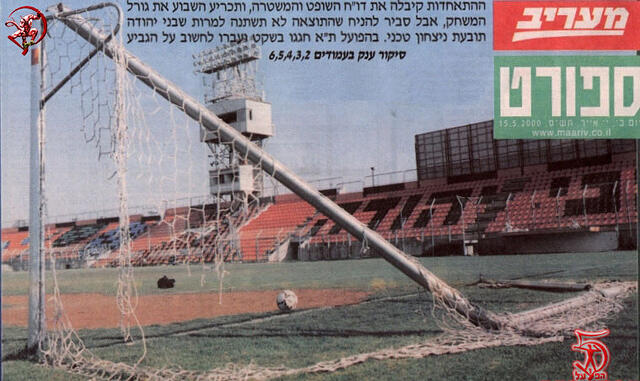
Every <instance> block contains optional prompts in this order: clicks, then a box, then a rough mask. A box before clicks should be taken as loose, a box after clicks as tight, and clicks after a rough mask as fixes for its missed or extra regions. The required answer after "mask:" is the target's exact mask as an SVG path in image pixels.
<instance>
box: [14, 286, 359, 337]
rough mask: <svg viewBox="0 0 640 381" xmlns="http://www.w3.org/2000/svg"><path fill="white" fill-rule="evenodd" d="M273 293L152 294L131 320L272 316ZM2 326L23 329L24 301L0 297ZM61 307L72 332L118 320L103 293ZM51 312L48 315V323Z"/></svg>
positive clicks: (346, 295)
mask: <svg viewBox="0 0 640 381" xmlns="http://www.w3.org/2000/svg"><path fill="white" fill-rule="evenodd" d="M294 292H295V293H296V295H297V296H298V309H301V308H317V307H326V306H340V305H346V304H354V303H359V302H361V301H362V300H364V299H366V297H367V296H368V295H369V293H367V292H362V291H348V290H340V289H302V290H294ZM277 294H278V291H277V290H276V291H242V292H227V293H223V294H222V304H219V303H218V302H219V295H218V293H215V292H210V293H189V294H165V295H163V294H154V295H142V296H139V297H138V306H137V308H136V315H137V316H138V319H139V320H140V323H141V324H142V325H151V324H169V323H177V322H182V321H188V320H193V319H199V318H213V317H216V316H223V315H237V314H242V313H256V312H269V311H277V310H278V307H277V306H276V296H277ZM2 299H3V300H2V303H3V308H2V324H3V325H13V326H22V327H26V326H27V314H28V296H26V295H18V296H4V297H3V298H2ZM47 300H48V302H47V311H53V303H52V302H51V301H50V300H49V298H47ZM62 303H63V304H64V308H65V311H66V313H67V315H68V316H69V318H70V320H71V323H72V324H73V326H74V328H77V329H80V328H89V329H92V328H115V327H118V324H119V319H120V315H119V312H118V308H117V306H116V300H115V297H114V296H108V295H102V294H64V295H62ZM51 314H52V313H51V312H49V313H48V314H47V321H48V323H52V322H53V320H52V316H51Z"/></svg>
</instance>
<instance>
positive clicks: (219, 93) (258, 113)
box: [193, 42, 273, 199]
mask: <svg viewBox="0 0 640 381" xmlns="http://www.w3.org/2000/svg"><path fill="white" fill-rule="evenodd" d="M193 58H194V62H193V65H194V67H195V70H196V72H199V73H202V74H203V80H204V86H205V105H206V106H207V108H208V109H209V110H211V111H213V112H214V113H215V114H216V115H217V116H218V117H219V118H220V119H222V120H223V121H225V122H226V123H228V124H229V125H231V126H232V127H233V128H235V129H236V130H238V131H239V132H240V133H242V134H243V135H244V136H246V137H248V138H249V139H250V140H251V141H252V142H254V143H256V144H257V145H258V146H260V147H262V145H263V143H264V141H265V140H266V139H268V138H269V137H271V136H273V124H272V123H271V104H269V103H267V102H265V99H264V91H263V90H262V89H261V86H260V84H259V82H258V79H257V73H258V60H259V59H260V47H259V46H257V45H256V44H254V43H249V42H244V43H240V44H231V45H228V44H225V45H221V46H218V47H215V48H213V49H206V50H203V51H202V52H200V53H199V54H196V55H194V56H193ZM200 140H201V141H203V142H204V143H206V144H207V146H208V147H209V149H210V150H211V160H210V163H209V165H210V168H209V184H210V192H211V195H213V196H215V197H223V198H226V197H231V199H234V198H235V197H240V198H241V199H246V197H248V196H254V197H259V196H260V194H261V193H262V191H263V178H262V171H261V170H260V169H259V168H256V167H254V166H253V165H252V164H251V163H249V161H248V160H247V159H246V158H243V157H242V156H240V155H238V154H236V153H235V152H234V150H233V147H232V146H231V145H230V144H228V143H225V142H222V141H221V140H220V137H219V136H218V135H217V134H216V133H215V132H211V131H208V130H206V129H202V130H201V132H200Z"/></svg>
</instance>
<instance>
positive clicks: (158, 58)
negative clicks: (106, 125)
mask: <svg viewBox="0 0 640 381" xmlns="http://www.w3.org/2000/svg"><path fill="white" fill-rule="evenodd" d="M149 3H151V2H149ZM168 3H169V4H170V6H171V2H168ZM24 4H25V3H24V2H23V1H15V0H8V1H4V0H3V2H2V5H1V7H2V8H1V9H0V13H1V14H2V16H3V18H6V17H7V16H8V14H9V13H10V12H11V11H12V10H13V9H15V8H17V7H19V6H21V5H24ZM30 4H31V5H33V6H35V7H38V8H40V9H42V10H44V9H46V6H47V3H44V2H39V1H32V2H30ZM66 4H67V5H69V6H70V7H71V8H76V7H82V6H86V5H87V3H86V2H84V1H68V2H66ZM121 4H122V7H123V8H124V10H125V11H126V10H127V8H128V6H127V3H126V2H122V3H121ZM486 5H487V9H486V11H484V12H480V13H476V14H474V15H475V16H484V17H485V18H486V20H487V24H488V27H486V28H485V29H484V30H483V31H484V32H486V34H487V35H486V41H484V42H478V43H465V44H459V43H455V44H454V43H433V44H420V45H418V44H416V43H415V42H410V43H407V44H383V43H380V44H375V45H373V44H370V45H368V44H357V45H355V44H351V45H348V44H336V45H332V46H319V45H316V44H307V45H293V44H291V45H287V44H284V45H275V44H274V45H269V44H267V45H264V46H262V54H263V59H262V60H260V62H259V68H260V69H259V70H260V79H261V80H262V83H263V88H264V90H265V94H266V100H267V101H268V102H270V103H271V104H272V114H273V124H274V125H275V131H276V134H275V136H274V137H273V138H271V139H269V140H268V141H267V143H266V146H265V147H266V150H267V151H268V152H269V153H271V154H272V155H273V156H274V157H276V158H277V159H278V160H280V161H281V162H283V163H284V164H285V165H286V166H288V167H289V168H290V169H292V170H293V171H294V172H295V173H297V174H298V175H300V176H301V177H302V178H304V179H306V180H314V179H322V178H334V177H337V178H340V179H339V180H333V181H332V182H338V181H342V182H349V181H370V179H366V176H368V175H369V174H370V167H375V171H376V173H377V174H380V173H384V172H391V171H404V170H410V169H413V168H415V152H414V136H415V135H416V134H419V133H423V132H427V131H434V130H438V129H442V128H448V127H453V126H458V125H463V124H468V123H474V122H479V121H484V120H489V119H492V117H493V116H492V115H493V113H492V107H493V77H492V75H493V74H492V73H493V52H492V47H491V41H492V35H491V30H490V29H491V27H490V26H491V16H490V15H491V13H492V10H491V2H486ZM408 15H412V16H413V15H414V14H412V13H409V14H408ZM435 15H439V16H441V18H440V20H441V23H442V22H444V16H442V14H435ZM138 16H148V15H143V14H137V13H135V12H129V13H126V14H125V17H138ZM381 18H382V17H381ZM381 21H382V20H381ZM125 24H126V23H125ZM3 28H4V29H3V30H5V32H6V33H5V34H9V33H10V32H11V29H10V28H8V27H4V26H3ZM387 29H388V30H389V31H392V29H390V28H387ZM387 29H385V30H387ZM438 30H439V29H438ZM129 31H130V30H129ZM122 33H124V35H123V38H124V40H125V45H126V48H127V49H128V50H129V51H131V52H132V53H133V54H135V55H136V56H138V57H139V58H141V59H142V60H143V61H145V62H146V63H147V64H149V65H150V66H152V67H153V68H154V69H155V70H157V71H158V72H159V73H161V74H162V75H163V76H165V77H166V78H168V79H169V80H171V81H172V82H174V83H176V84H178V85H179V86H180V87H182V89H183V90H185V91H186V92H187V93H189V94H191V95H192V96H193V97H195V98H196V99H199V100H202V99H203V94H204V87H203V83H202V78H201V77H199V76H198V75H196V74H195V73H194V70H193V64H192V62H193V59H192V54H194V53H198V52H200V51H201V50H203V49H205V48H210V47H213V46H215V45H216V44H213V43H212V44H206V43H192V44H162V43H158V44H142V43H131V44H126V40H127V37H126V36H127V33H128V28H127V26H126V25H125V26H124V30H123V32H122ZM0 41H3V42H0V49H1V50H0V53H1V57H2V62H1V67H0V70H1V74H2V75H1V81H2V83H1V92H0V102H1V112H2V115H1V123H2V125H1V131H2V132H1V139H2V144H1V150H2V151H1V152H2V157H1V159H2V161H1V165H2V220H3V226H8V225H11V223H12V222H14V221H16V220H19V219H26V218H27V216H28V202H29V201H28V196H27V195H28V178H29V171H28V169H29V159H28V152H29V151H28V143H29V87H30V85H29V83H30V74H29V65H28V59H27V58H24V57H22V56H21V55H20V51H19V49H18V48H17V47H16V46H15V45H13V44H12V43H11V42H10V41H9V40H8V39H0ZM300 48H303V49H307V48H308V49H310V50H314V49H317V50H327V49H332V50H356V51H357V50H371V49H374V50H381V49H391V50H405V51H406V52H407V54H406V57H405V58H404V59H403V60H392V61H389V62H384V61H381V60H373V61H371V62H340V61H326V60H324V61H314V60H310V61H307V62H302V63H301V62H295V63H291V62H286V63H283V62H272V61H269V60H268V59H267V58H266V57H268V54H269V52H270V51H272V50H279V49H300ZM96 62H97V61H96ZM93 65H94V66H96V65H99V64H97V63H96V64H93ZM100 70H102V69H100V68H98V71H97V72H100ZM62 71H63V70H61V72H62ZM87 71H88V70H87ZM79 78H82V79H81V81H82V84H78V83H75V85H74V86H75V87H73V86H71V91H72V92H73V91H75V92H76V93H75V95H77V92H78V91H80V90H81V89H83V88H84V87H83V86H84V85H86V84H87V83H89V82H90V81H92V80H94V79H95V78H93V77H91V76H90V75H89V74H88V73H85V74H84V77H79ZM78 81H80V80H78ZM72 84H73V81H72ZM135 86H136V90H137V91H139V92H140V93H143V94H144V95H142V96H141V97H140V99H139V102H140V103H141V104H142V105H143V106H145V107H146V108H147V110H150V111H147V114H145V117H144V120H145V121H144V123H143V122H142V121H141V120H142V119H141V118H139V119H138V120H136V121H135V123H133V125H132V127H131V129H130V133H131V136H132V139H131V140H132V144H131V147H130V150H131V153H130V159H129V163H130V168H129V172H128V177H127V181H128V183H127V185H128V196H129V200H128V202H129V206H144V207H146V206H147V205H155V206H156V207H157V206H161V205H163V203H166V201H164V200H172V199H176V198H184V197H197V196H201V195H205V194H206V193H207V192H208V178H207V160H208V159H207V149H206V147H205V145H204V144H203V143H200V142H199V139H198V127H197V126H195V125H194V124H193V123H190V122H188V121H187V119H186V118H184V117H182V116H181V115H180V113H179V111H178V110H177V109H175V108H174V107H171V106H170V105H169V104H168V103H167V102H165V101H164V100H163V99H160V98H158V97H153V96H151V95H150V94H149V91H147V89H146V88H145V87H144V86H143V85H135ZM65 91H66V92H63V91H61V92H60V93H59V94H56V96H54V98H52V101H51V104H49V105H47V131H46V143H45V145H46V148H45V157H46V159H45V162H46V183H45V188H46V190H45V192H46V199H47V203H48V208H47V209H48V215H49V216H50V218H51V219H53V217H55V216H57V217H58V218H59V219H61V220H64V219H65V218H67V216H74V215H76V216H77V215H79V214H81V213H84V212H92V211H99V210H111V209H114V208H117V206H118V204H117V181H116V179H115V178H114V177H112V174H113V171H114V166H113V162H112V161H110V159H109V158H108V157H102V158H100V160H98V156H99V154H98V153H99V148H97V147H96V144H95V143H96V140H95V139H94V140H92V141H90V142H89V143H86V142H85V141H86V140H87V139H86V137H87V134H88V133H92V127H91V126H88V127H87V126H85V127H84V128H83V127H82V126H81V124H82V117H81V114H82V112H81V111H80V110H79V108H80V106H79V105H77V104H74V103H72V100H71V99H72V98H71V95H70V94H69V93H68V91H69V89H65ZM103 118H104V116H103ZM89 119H90V118H89ZM169 121H171V122H169ZM134 125H135V126H134ZM138 125H141V126H142V127H139V126H138ZM136 128H138V129H136ZM100 145H101V146H103V148H104V147H105V146H108V139H107V137H104V138H103V139H101V141H100ZM380 181H384V178H382V177H381V178H380ZM377 182H379V181H377ZM67 219H69V218H67Z"/></svg>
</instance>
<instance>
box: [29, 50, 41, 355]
mask: <svg viewBox="0 0 640 381" xmlns="http://www.w3.org/2000/svg"><path fill="white" fill-rule="evenodd" d="M40 81H41V73H40V48H33V49H32V50H31V120H30V124H31V126H30V127H31V128H30V134H31V139H30V160H29V161H30V168H29V262H30V263H29V332H28V337H27V350H28V351H35V350H37V348H38V343H39V341H40V339H41V338H42V337H43V334H44V330H45V320H44V318H45V314H44V312H45V311H44V307H45V299H44V258H42V254H43V250H42V242H43V239H42V238H43V237H42V199H41V191H42V176H41V174H42V173H41V170H42V166H41V164H42V145H41V143H42V136H41V133H42V131H41V129H40V83H41V82H40Z"/></svg>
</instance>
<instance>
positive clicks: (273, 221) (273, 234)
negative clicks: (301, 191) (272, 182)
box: [239, 201, 315, 262]
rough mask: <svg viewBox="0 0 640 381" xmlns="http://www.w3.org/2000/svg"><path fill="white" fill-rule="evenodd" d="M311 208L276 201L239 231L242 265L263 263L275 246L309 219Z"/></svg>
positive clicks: (312, 208)
mask: <svg viewBox="0 0 640 381" xmlns="http://www.w3.org/2000/svg"><path fill="white" fill-rule="evenodd" d="M314 211H315V208H314V207H312V206H311V205H309V204H307V203H306V202H304V201H297V202H281V203H278V202H276V203H275V204H272V205H269V206H268V207H267V208H266V209H264V210H262V211H261V213H260V214H258V215H257V216H256V217H255V218H254V219H253V220H251V221H250V222H249V223H248V224H246V225H245V226H244V227H242V228H240V229H239V239H240V250H241V253H242V261H243V262H256V261H265V260H267V258H268V254H269V253H270V252H272V251H273V250H274V249H275V247H276V246H277V245H278V244H279V243H281V242H283V241H284V240H286V239H287V238H289V236H290V234H291V233H293V232H294V231H295V230H296V229H298V228H302V227H304V226H305V225H306V224H308V223H309V222H310V220H311V218H310V217H311V216H313V214H314Z"/></svg>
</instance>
